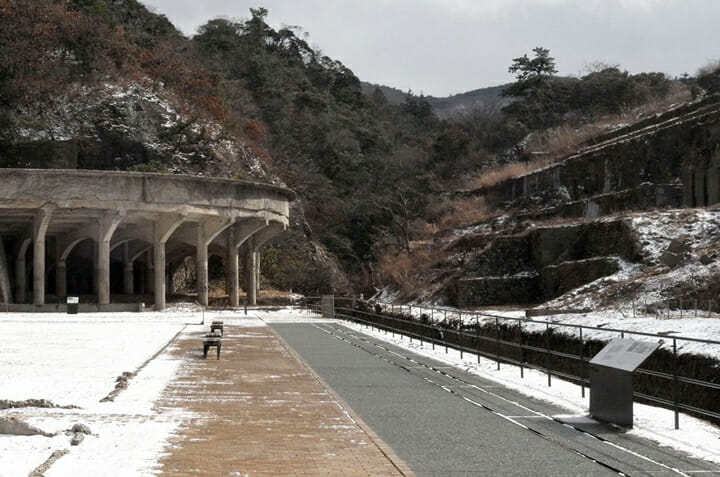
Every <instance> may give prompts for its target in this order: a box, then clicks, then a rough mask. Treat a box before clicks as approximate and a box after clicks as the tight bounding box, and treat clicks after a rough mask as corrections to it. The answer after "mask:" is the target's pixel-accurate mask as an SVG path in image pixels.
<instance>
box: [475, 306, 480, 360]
mask: <svg viewBox="0 0 720 477" xmlns="http://www.w3.org/2000/svg"><path fill="white" fill-rule="evenodd" d="M475 349H476V351H477V362H478V364H480V317H479V316H476V317H475Z"/></svg>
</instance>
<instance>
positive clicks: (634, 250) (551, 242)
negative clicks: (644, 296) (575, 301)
mask: <svg viewBox="0 0 720 477" xmlns="http://www.w3.org/2000/svg"><path fill="white" fill-rule="evenodd" d="M618 258H622V259H625V260H627V261H634V260H637V259H638V245H637V243H636V242H635V239H634V236H633V233H632V230H631V228H630V227H629V225H628V224H627V223H626V222H625V221H623V220H601V221H592V222H581V223H573V224H559V225H555V226H543V227H536V228H532V229H529V230H527V231H526V232H524V233H521V234H518V235H506V236H499V237H496V238H495V239H494V241H491V242H490V243H489V244H488V245H487V246H486V247H485V248H484V249H483V250H482V251H481V252H478V253H476V254H475V255H473V256H472V257H470V258H469V259H468V261H467V263H465V265H464V267H463V270H462V273H461V275H460V277H459V278H458V280H457V281H456V282H455V283H454V284H452V285H451V286H450V287H449V289H448V295H449V297H450V298H451V299H452V298H454V299H455V301H456V302H457V304H458V306H485V305H505V304H517V303H522V304H535V303H539V302H542V301H545V300H550V299H552V298H555V297H558V296H560V295H562V294H564V293H566V292H568V291H570V290H572V289H574V288H577V287H580V286H582V285H584V284H586V283H589V282H591V281H594V280H596V279H598V278H601V277H604V276H607V275H611V274H613V273H615V272H617V271H618V270H619V266H620V265H619V261H618Z"/></svg>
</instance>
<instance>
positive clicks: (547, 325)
mask: <svg viewBox="0 0 720 477" xmlns="http://www.w3.org/2000/svg"><path fill="white" fill-rule="evenodd" d="M545 369H546V371H547V377H548V387H551V386H552V376H551V373H550V323H545Z"/></svg>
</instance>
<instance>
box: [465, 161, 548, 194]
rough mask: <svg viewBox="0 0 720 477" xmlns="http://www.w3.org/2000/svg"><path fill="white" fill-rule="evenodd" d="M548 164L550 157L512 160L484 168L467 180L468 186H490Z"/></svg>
mask: <svg viewBox="0 0 720 477" xmlns="http://www.w3.org/2000/svg"><path fill="white" fill-rule="evenodd" d="M550 164H552V160H550V158H548V157H539V158H538V159H535V160H534V161H530V162H514V163H512V164H505V165H503V166H499V167H494V168H492V169H486V170H484V171H483V172H481V173H480V174H479V175H477V176H475V177H473V178H472V179H470V180H469V181H468V188H469V189H481V188H483V187H490V186H492V185H495V184H498V183H500V182H502V181H505V180H507V179H511V178H513V177H520V176H522V175H524V174H527V173H529V172H533V171H536V170H538V169H542V168H543V167H545V166H548V165H550Z"/></svg>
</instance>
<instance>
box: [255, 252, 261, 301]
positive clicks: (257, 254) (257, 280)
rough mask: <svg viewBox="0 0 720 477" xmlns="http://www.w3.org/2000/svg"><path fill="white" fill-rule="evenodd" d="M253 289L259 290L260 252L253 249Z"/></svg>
mask: <svg viewBox="0 0 720 477" xmlns="http://www.w3.org/2000/svg"><path fill="white" fill-rule="evenodd" d="M255 289H256V290H257V291H258V292H259V291H260V252H259V251H257V250H256V251H255Z"/></svg>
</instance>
